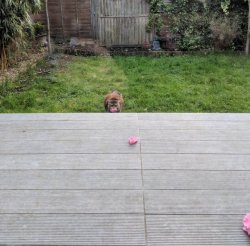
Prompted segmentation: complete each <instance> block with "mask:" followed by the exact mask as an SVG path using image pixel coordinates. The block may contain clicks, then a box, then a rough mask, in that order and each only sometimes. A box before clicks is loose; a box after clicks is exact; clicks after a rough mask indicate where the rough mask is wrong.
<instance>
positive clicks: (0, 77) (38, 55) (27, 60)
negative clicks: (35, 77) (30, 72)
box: [0, 46, 46, 83]
mask: <svg viewBox="0 0 250 246" xmlns="http://www.w3.org/2000/svg"><path fill="white" fill-rule="evenodd" d="M45 54H46V49H45V48H41V47H39V48H38V47H36V46H33V47H32V48H29V49H28V50H27V51H26V52H25V53H22V54H21V55H18V56H17V57H16V60H15V61H13V62H12V63H11V64H10V67H9V68H8V69H7V70H5V71H4V72H1V73H0V83H2V82H3V81H5V80H13V79H15V78H16V77H17V75H18V74H19V73H22V72H24V71H26V70H27V68H28V67H33V66H35V65H36V62H37V61H38V60H40V59H42V58H43V57H44V56H45Z"/></svg>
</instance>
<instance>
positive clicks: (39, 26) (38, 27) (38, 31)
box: [33, 22, 44, 37]
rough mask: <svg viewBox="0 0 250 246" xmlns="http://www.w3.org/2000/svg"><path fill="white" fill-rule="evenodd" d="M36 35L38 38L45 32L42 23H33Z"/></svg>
mask: <svg viewBox="0 0 250 246" xmlns="http://www.w3.org/2000/svg"><path fill="white" fill-rule="evenodd" d="M33 29H34V35H35V36H36V37H37V36H39V35H41V34H43V32H44V25H43V24H42V23H40V22H35V23H33Z"/></svg>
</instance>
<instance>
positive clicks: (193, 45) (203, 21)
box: [166, 0, 211, 50]
mask: <svg viewBox="0 0 250 246" xmlns="http://www.w3.org/2000/svg"><path fill="white" fill-rule="evenodd" d="M166 12H167V14H168V18H169V24H170V30H171V32H172V33H173V34H174V35H175V37H176V44H177V46H178V48H179V49H180V50H199V49H206V48H208V47H210V44H211V35H210V28H209V15H208V11H207V9H206V8H205V6H204V4H203V3H201V2H200V1H199V0H173V1H172V3H171V4H169V5H168V6H167V10H166Z"/></svg>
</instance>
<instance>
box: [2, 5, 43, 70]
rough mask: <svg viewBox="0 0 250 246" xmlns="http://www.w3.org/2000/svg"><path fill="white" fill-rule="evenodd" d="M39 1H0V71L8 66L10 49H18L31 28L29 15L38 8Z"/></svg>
mask: <svg viewBox="0 0 250 246" xmlns="http://www.w3.org/2000/svg"><path fill="white" fill-rule="evenodd" d="M40 5H41V3H40V0H1V2H0V69H1V70H4V69H6V68H7V66H8V52H9V51H10V47H11V48H12V49H11V50H13V47H15V49H18V47H20V44H22V42H24V40H25V34H26V33H27V29H29V28H32V22H31V18H30V13H32V12H34V11H36V10H38V9H39V8H40Z"/></svg>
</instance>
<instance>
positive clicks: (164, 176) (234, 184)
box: [143, 170, 250, 190]
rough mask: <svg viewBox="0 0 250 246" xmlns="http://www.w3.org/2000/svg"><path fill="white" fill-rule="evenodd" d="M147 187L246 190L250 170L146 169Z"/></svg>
mask: <svg viewBox="0 0 250 246" xmlns="http://www.w3.org/2000/svg"><path fill="white" fill-rule="evenodd" d="M143 180H144V188H145V189H167V190H175V189H177V190H178V189H183V190H203V189H205V190H244V189H246V188H247V187H248V185H249V180H250V171H197V170H144V171H143Z"/></svg>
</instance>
